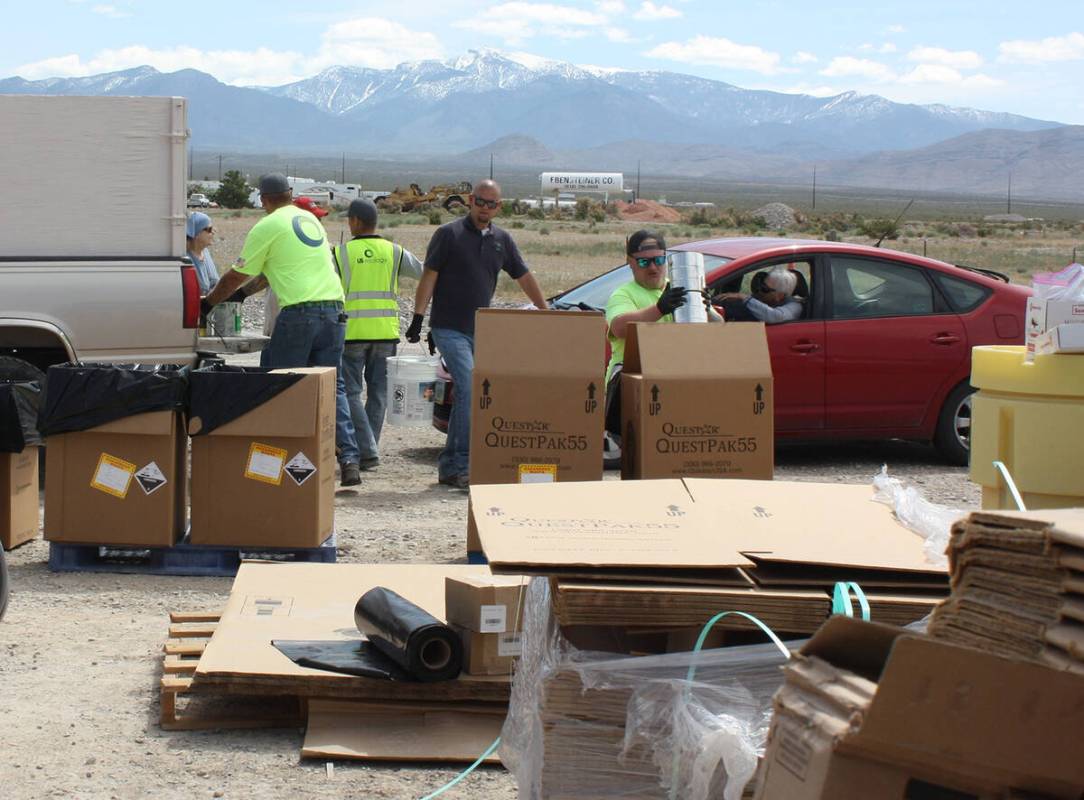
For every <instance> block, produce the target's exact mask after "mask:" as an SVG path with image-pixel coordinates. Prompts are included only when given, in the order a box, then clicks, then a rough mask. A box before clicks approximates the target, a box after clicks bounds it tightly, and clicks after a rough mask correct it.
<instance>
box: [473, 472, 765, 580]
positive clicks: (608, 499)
mask: <svg viewBox="0 0 1084 800" xmlns="http://www.w3.org/2000/svg"><path fill="white" fill-rule="evenodd" d="M471 513H472V515H473V519H474V522H475V525H476V526H477V530H478V536H479V538H480V539H481V542H482V547H483V549H484V550H485V553H486V557H487V558H488V559H489V563H490V565H492V567H493V569H494V571H499V570H508V569H512V570H515V569H522V570H523V571H525V572H526V571H530V570H531V568H532V567H543V568H545V567H557V568H567V567H590V568H592V569H595V570H597V569H607V568H621V569H623V570H627V568H628V567H635V568H638V569H640V570H644V569H650V570H653V571H654V570H670V571H676V570H682V569H691V568H695V569H705V568H719V569H734V568H737V567H745V566H751V565H752V562H751V561H749V560H748V559H746V558H745V557H743V556H741V555H739V553H738V552H737V550H736V549H735V548H734V546H733V544H732V543H731V542H724V541H722V539H721V538H720V537H719V536H717V535H714V529H715V528H716V527H717V526H716V525H712V524H711V521H710V519H708V518H706V517H705V516H704V515H703V513H702V510H701V509H699V508H697V507H696V505H695V504H694V503H693V501H692V498H691V497H690V496H689V492H688V491H687V490H686V488H685V486H684V484H683V483H682V482H681V481H679V480H659V481H593V482H583V483H550V484H528V485H490V486H485V485H483V486H472V487H471ZM543 571H547V572H549V571H552V570H545V569H544V570H543Z"/></svg>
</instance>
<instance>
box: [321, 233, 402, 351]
mask: <svg viewBox="0 0 1084 800" xmlns="http://www.w3.org/2000/svg"><path fill="white" fill-rule="evenodd" d="M335 260H336V262H337V263H338V266H339V272H340V275H341V276H342V283H343V291H344V292H345V293H346V303H345V306H344V311H345V312H346V339H347V341H350V340H352V339H353V340H359V339H361V340H386V339H398V338H399V300H398V298H399V267H400V266H401V264H402V261H403V248H401V247H400V246H399V245H397V244H393V243H391V242H389V241H387V240H386V239H380V238H377V237H374V238H366V239H352V240H350V241H349V242H347V243H346V244H341V245H339V246H338V247H337V248H336V249H335Z"/></svg>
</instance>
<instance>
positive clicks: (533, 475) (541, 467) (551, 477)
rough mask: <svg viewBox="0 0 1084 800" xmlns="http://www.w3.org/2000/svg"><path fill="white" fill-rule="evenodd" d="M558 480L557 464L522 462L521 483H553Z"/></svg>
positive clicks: (520, 470) (520, 468) (520, 466)
mask: <svg viewBox="0 0 1084 800" xmlns="http://www.w3.org/2000/svg"><path fill="white" fill-rule="evenodd" d="M556 480H557V465H556V464H520V465H519V482H520V483H553V482H554V481H556Z"/></svg>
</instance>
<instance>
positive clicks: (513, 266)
mask: <svg viewBox="0 0 1084 800" xmlns="http://www.w3.org/2000/svg"><path fill="white" fill-rule="evenodd" d="M469 202H470V213H469V214H467V215H466V216H464V217H460V218H459V219H457V220H455V221H453V222H449V223H448V224H446V225H442V226H440V227H439V228H437V231H436V233H434V234H433V238H432V239H430V240H429V249H428V250H427V251H426V253H425V270H424V271H423V273H422V278H421V280H420V281H418V291H417V293H416V294H415V295H414V318H413V320H412V321H411V323H410V327H409V328H407V332H406V339H407V341H408V342H418V341H421V333H422V320H423V319H424V318H425V310H426V308H427V307H428V306H429V301H430V299H432V301H433V311H432V313H431V314H430V316H429V330H430V332H431V333H432V334H433V341H434V342H435V343H436V346H437V349H438V350H440V354H441V356H442V357H443V358H444V363H445V364H446V365H447V366H448V371H449V372H450V373H451V374H452V380H453V381H454V382H455V404H454V405H453V406H452V416H451V419H450V420H448V442H447V444H446V445H445V446H444V450H443V452H441V454H440V459H439V461H438V466H437V478H438V480H439V481H440V482H441V483H443V484H446V485H448V486H456V487H458V488H461V489H465V488H467V487H468V486H469V485H470V479H469V477H468V474H469V462H470V412H471V405H470V403H471V373H472V372H473V371H474V312H475V311H477V310H478V309H479V308H488V307H489V304H490V302H491V301H492V300H493V292H494V291H495V290H496V288H497V276H498V275H499V274H500V272H501V270H504V271H505V272H507V273H508V274H509V275H510V276H512V278H514V279H515V281H516V282H517V283H518V284H519V285H520V288H521V289H523V292H524V294H526V295H527V297H528V298H529V299H530V301H531V302H532V303H534V304H535V306H536V307H537V308H543V309H544V308H547V307H548V306H547V304H546V298H545V297H543V296H542V288H541V287H540V286H539V285H538V281H536V280H535V277H534V275H532V274H531V272H530V270H528V269H527V264H526V263H524V261H523V256H521V255H520V254H519V248H518V247H516V243H515V242H514V241H512V237H511V236H510V235H509V234H508V232H507V231H505V230H503V229H502V228H498V227H497V226H496V225H493V224H492V220H493V218H494V217H496V216H497V214H498V213H499V212H500V209H501V187H500V186H498V185H497V183H496V181H493V180H484V181H481V182H480V183H478V185H477V186H475V187H474V192H473V193H472V194H471V195H470V198H469Z"/></svg>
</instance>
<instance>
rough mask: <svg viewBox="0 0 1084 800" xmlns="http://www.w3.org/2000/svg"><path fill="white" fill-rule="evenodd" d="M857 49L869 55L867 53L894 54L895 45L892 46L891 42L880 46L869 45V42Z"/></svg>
mask: <svg viewBox="0 0 1084 800" xmlns="http://www.w3.org/2000/svg"><path fill="white" fill-rule="evenodd" d="M858 49H859V50H862V51H865V52H867V53H869V52H877V53H895V52H896V45H894V44H892V42H885V43H884V44H880V45H876V44H871V43H869V42H866V43H865V44H860V45H858Z"/></svg>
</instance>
